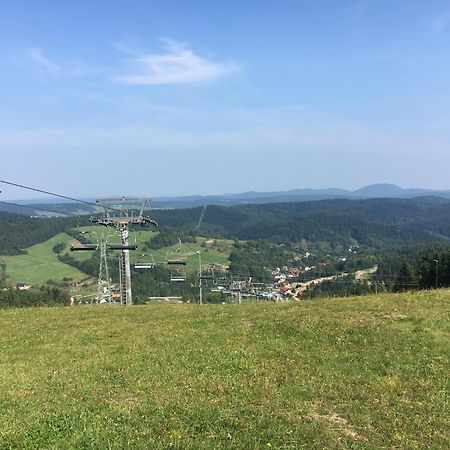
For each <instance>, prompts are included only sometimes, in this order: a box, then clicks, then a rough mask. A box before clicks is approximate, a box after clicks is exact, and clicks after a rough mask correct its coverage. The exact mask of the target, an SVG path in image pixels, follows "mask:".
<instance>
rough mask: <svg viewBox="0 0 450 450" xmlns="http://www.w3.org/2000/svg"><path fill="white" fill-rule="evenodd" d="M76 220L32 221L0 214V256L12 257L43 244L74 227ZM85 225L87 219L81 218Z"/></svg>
mask: <svg viewBox="0 0 450 450" xmlns="http://www.w3.org/2000/svg"><path fill="white" fill-rule="evenodd" d="M77 220H78V219H77V218H76V217H72V218H67V219H33V218H30V217H26V216H22V215H18V214H10V213H5V212H0V231H1V232H0V254H1V255H14V254H18V253H21V252H22V251H23V249H24V248H26V247H28V246H30V245H34V244H37V243H39V242H44V241H46V240H47V239H50V238H51V237H52V236H54V235H55V234H58V233H61V232H62V231H66V230H67V229H69V228H71V227H74V226H76V224H77ZM82 221H83V223H87V217H85V218H83V220H82Z"/></svg>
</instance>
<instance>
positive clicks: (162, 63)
mask: <svg viewBox="0 0 450 450" xmlns="http://www.w3.org/2000/svg"><path fill="white" fill-rule="evenodd" d="M165 50H166V53H164V54H153V53H147V54H142V55H140V56H137V57H134V58H131V59H130V60H129V61H128V62H129V64H131V66H133V69H134V70H133V71H132V73H129V74H126V75H120V76H116V77H114V78H113V81H115V82H116V83H122V84H129V85H136V86H139V85H141V86H145V85H147V86H156V85H171V84H184V83H196V82H201V81H210V80H214V79H217V78H221V77H223V76H225V75H228V74H231V73H233V72H237V71H238V70H239V68H238V65H237V64H236V63H234V62H222V63H217V62H211V61H208V60H206V59H204V58H202V57H200V56H197V55H196V54H194V52H193V51H192V50H190V49H189V48H188V47H187V46H186V45H184V44H180V43H178V42H174V41H170V40H166V41H165Z"/></svg>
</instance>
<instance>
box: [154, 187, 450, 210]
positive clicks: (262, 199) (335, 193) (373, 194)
mask: <svg viewBox="0 0 450 450" xmlns="http://www.w3.org/2000/svg"><path fill="white" fill-rule="evenodd" d="M423 196H435V197H441V198H447V199H450V190H445V191H437V190H431V189H403V188H401V187H399V186H396V185H395V184H371V185H369V186H366V187H363V188H361V189H358V190H356V191H349V190H346V189H339V188H327V189H293V190H290V191H279V192H253V191H250V192H243V193H239V194H223V195H205V196H201V195H197V196H184V197H156V198H153V199H152V202H151V206H152V207H153V208H189V207H195V206H201V205H223V206H225V205H239V204H246V203H250V204H261V203H285V202H305V201H314V200H332V199H354V200H363V199H369V198H414V197H423Z"/></svg>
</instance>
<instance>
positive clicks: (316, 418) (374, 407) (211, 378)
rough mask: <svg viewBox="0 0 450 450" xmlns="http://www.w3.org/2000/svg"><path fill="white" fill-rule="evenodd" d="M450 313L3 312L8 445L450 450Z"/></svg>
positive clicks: (384, 309)
mask: <svg viewBox="0 0 450 450" xmlns="http://www.w3.org/2000/svg"><path fill="white" fill-rule="evenodd" d="M449 302H450V291H446V290H440V291H434V292H421V293H414V294H398V295H380V296H377V297H375V296H370V297H360V298H348V299H334V300H333V299H330V300H319V301H305V302H299V303H288V304H273V303H270V304H268V303H265V304H253V305H203V306H201V305H193V304H190V305H186V304H180V305H146V306H134V307H131V308H123V307H119V306H108V305H103V306H100V305H99V306H84V307H73V308H48V309H46V308H41V309H26V310H25V309H12V310H1V311H0V321H1V323H2V327H1V328H0V342H1V346H0V349H1V351H0V448H14V449H25V448H26V449H32V448H34V449H44V448H55V449H60V448H61V449H62V448H64V449H67V448H73V449H84V448H86V449H87V448H95V449H124V448H143V449H144V448H145V449H148V448H151V449H154V448H155V449H162V448H176V449H214V448H215V449H221V448H230V449H246V450H247V449H269V448H272V449H301V448H306V449H325V448H326V449H394V448H398V449H420V450H422V449H428V448H430V449H446V448H448V437H449V430H450V426H449V425H450V423H449V417H450V410H449V392H448V388H449V373H450V365H449V353H450V341H449V331H450V329H449V319H450V317H449V316H450V308H449Z"/></svg>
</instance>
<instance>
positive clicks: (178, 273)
mask: <svg viewBox="0 0 450 450" xmlns="http://www.w3.org/2000/svg"><path fill="white" fill-rule="evenodd" d="M170 281H172V282H181V281H186V272H185V271H184V270H181V269H177V270H175V271H173V272H172V273H171V274H170Z"/></svg>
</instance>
